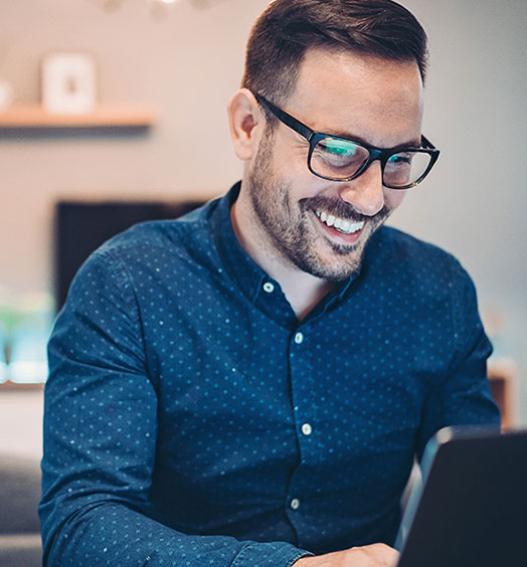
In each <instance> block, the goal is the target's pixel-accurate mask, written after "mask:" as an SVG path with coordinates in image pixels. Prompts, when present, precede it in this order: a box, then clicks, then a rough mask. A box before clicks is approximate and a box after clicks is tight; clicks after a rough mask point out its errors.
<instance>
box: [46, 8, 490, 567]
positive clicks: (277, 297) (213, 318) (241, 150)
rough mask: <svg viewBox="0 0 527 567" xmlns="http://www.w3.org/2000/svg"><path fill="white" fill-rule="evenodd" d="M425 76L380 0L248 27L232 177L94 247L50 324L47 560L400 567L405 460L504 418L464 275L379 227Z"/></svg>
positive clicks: (424, 159) (401, 188) (404, 178)
mask: <svg viewBox="0 0 527 567" xmlns="http://www.w3.org/2000/svg"><path fill="white" fill-rule="evenodd" d="M425 71H426V36H425V33H424V31H423V30H422V28H421V26H420V25H419V23H418V22H417V21H416V20H415V18H414V17H413V16H412V15H411V14H410V13H409V12H408V11H407V10H406V9H404V8H403V7H401V6H400V5H398V4H396V3H394V2H392V1H391V0H275V2H273V3H271V4H270V5H269V7H268V9H267V10H266V11H265V13H264V14H263V15H262V16H261V17H260V18H259V20H258V21H257V23H256V25H255V28H254V29H253V32H252V34H251V38H250V40H249V46H248V52H247V63H246V73H245V77H244V80H243V88H241V89H240V90H239V91H238V92H237V93H236V94H235V95H234V97H233V98H232V100H231V102H230V104H229V120H230V127H231V133H232V139H233V143H234V149H235V151H236V154H237V155H238V157H239V158H240V159H241V160H242V161H243V163H244V171H243V179H242V181H241V184H237V185H235V186H234V187H233V188H232V189H231V191H230V192H229V193H228V194H227V195H226V196H224V197H223V198H221V199H218V200H215V201H212V202H210V203H208V204H206V205H205V206H204V207H203V208H201V209H199V210H198V211H196V212H194V213H191V214H190V215H188V216H186V217H185V218H183V219H182V220H180V221H170V222H159V223H158V222H154V223H147V224H143V225H139V226H136V227H134V228H132V229H131V230H129V231H127V232H125V233H123V234H122V235H119V236H118V237H116V238H114V239H112V240H111V241H110V242H108V243H107V244H105V245H104V246H103V247H102V248H100V249H99V250H98V251H97V252H95V253H94V254H93V255H92V256H91V258H90V259H89V260H88V261H87V262H86V264H85V265H84V266H83V268H82V269H81V270H80V272H79V274H78V275H77V277H76V279H75V281H74V283H73V285H72V288H71V290H70V295H69V298H68V302H67V304H66V306H65V309H64V310H63V311H62V312H61V314H60V316H59V318H58V320H57V322H56V326H55V329H54V332H53V335H52V337H51V340H50V345H49V356H50V377H49V380H48V383H47V386H46V417H45V455H44V459H43V475H44V480H43V499H42V503H41V510H40V512H41V518H42V526H43V537H44V544H45V562H46V563H47V564H48V565H75V566H76V567H77V566H83V565H95V564H97V565H123V566H128V565H138V566H139V565H189V566H198V565H199V566H203V565H212V566H224V565H225V566H226V565H233V566H237V567H240V566H247V567H249V566H256V565H258V566H264V565H269V566H274V567H282V566H283V567H285V566H288V565H292V564H293V563H294V564H295V565H297V566H300V567H309V566H315V567H316V566H327V567H331V566H341V565H349V566H352V567H366V566H380V565H390V564H393V563H394V562H395V561H396V558H397V554H396V552H395V551H394V550H393V549H391V547H390V546H391V545H392V544H393V541H394V538H395V534H396V531H397V527H398V523H399V519H400V509H399V501H400V497H401V493H402V491H403V489H404V487H405V484H406V482H407V480H408V475H409V472H410V470H411V467H412V462H413V459H414V456H415V455H417V457H420V456H421V454H422V451H423V448H424V446H425V444H426V442H427V440H428V439H429V438H430V437H431V436H432V435H433V434H434V432H435V431H437V430H438V429H439V428H441V427H443V426H445V425H450V424H462V423H466V424H469V423H470V424H481V423H497V422H498V419H499V418H498V414H497V410H496V407H495V405H494V403H493V401H492V399H491V396H490V394H489V388H488V381H487V379H486V370H485V361H486V358H487V357H488V356H489V354H490V352H491V346H490V344H489V342H488V339H487V338H486V336H485V334H484V331H483V328H482V325H481V322H480V319H479V316H478V311H477V303H476V295H475V291H474V286H473V284H472V282H471V280H470V278H469V277H468V275H467V274H466V272H465V271H464V270H463V268H462V267H461V266H460V265H459V263H458V262H457V261H456V260H455V259H454V258H452V256H450V255H449V254H447V253H445V252H443V251H441V250H439V249H438V248H436V247H434V246H431V245H429V244H425V243H423V242H420V241H418V240H416V239H414V238H412V237H410V236H408V235H406V234H404V233H402V232H400V231H397V230H394V229H389V228H386V227H381V225H382V224H383V223H384V221H385V220H386V219H387V218H388V216H389V215H390V214H391V212H392V211H393V210H394V209H395V208H396V207H397V206H399V205H400V204H401V202H402V200H403V197H404V196H405V194H406V191H407V190H409V189H410V188H412V187H413V186H415V185H416V184H418V183H420V182H421V181H422V180H423V179H424V177H426V175H427V174H428V173H429V171H430V169H431V168H432V166H433V164H434V161H435V160H436V159H437V156H438V150H436V149H435V148H434V147H433V146H432V144H431V143H430V142H429V141H428V140H427V139H426V138H425V137H424V136H423V135H422V133H421V120H422V112H423V82H424V78H425ZM196 151H198V152H200V154H202V155H203V161H204V164H205V163H206V161H207V152H210V151H214V148H210V147H208V146H207V144H204V143H202V142H200V143H198V144H196Z"/></svg>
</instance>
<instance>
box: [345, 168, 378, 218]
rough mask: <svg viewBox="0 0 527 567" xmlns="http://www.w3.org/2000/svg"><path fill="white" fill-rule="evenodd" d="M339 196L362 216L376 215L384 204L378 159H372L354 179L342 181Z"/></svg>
mask: <svg viewBox="0 0 527 567" xmlns="http://www.w3.org/2000/svg"><path fill="white" fill-rule="evenodd" d="M339 194H340V198H341V199H342V200H343V201H346V203H349V204H350V205H352V206H353V208H354V209H355V210H356V211H357V212H359V213H361V214H363V215H364V216H368V217H372V216H374V215H376V214H377V213H378V212H379V211H380V210H381V209H382V208H383V206H384V191H383V186H382V170H381V163H380V161H378V160H377V161H374V162H373V163H372V164H370V166H369V167H368V169H366V171H365V172H364V173H362V174H361V175H359V177H357V178H356V179H353V180H352V181H349V182H347V183H342V187H341V188H340V190H339Z"/></svg>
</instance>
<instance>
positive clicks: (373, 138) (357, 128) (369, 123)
mask: <svg viewBox="0 0 527 567" xmlns="http://www.w3.org/2000/svg"><path fill="white" fill-rule="evenodd" d="M287 108H288V109H290V110H291V112H292V113H293V114H294V115H295V116H296V117H297V118H298V119H299V120H302V121H305V123H306V124H308V125H309V126H310V127H311V128H313V129H314V130H319V131H324V132H327V133H335V134H341V135H342V134H346V135H348V136H351V137H353V136H358V137H361V138H363V139H364V140H366V141H368V142H369V143H371V144H373V145H376V146H379V147H390V146H395V145H398V144H400V143H405V142H408V141H410V140H413V139H416V140H419V138H420V131H421V121H422V113H423V84H422V80H421V75H420V73H419V68H418V66H417V63H416V62H414V61H403V62H401V61H389V60H386V59H380V58H378V57H372V56H369V55H366V56H365V55H359V54H355V53H350V52H333V51H328V50H322V49H311V50H309V51H308V52H307V53H306V55H305V57H304V60H303V61H302V63H301V65H300V68H299V74H298V79H297V82H296V86H295V89H294V92H293V93H292V95H291V96H290V97H289V100H288V102H287Z"/></svg>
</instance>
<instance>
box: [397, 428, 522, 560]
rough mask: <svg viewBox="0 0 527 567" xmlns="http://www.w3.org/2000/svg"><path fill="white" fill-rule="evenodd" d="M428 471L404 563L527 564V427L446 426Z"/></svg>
mask: <svg viewBox="0 0 527 567" xmlns="http://www.w3.org/2000/svg"><path fill="white" fill-rule="evenodd" d="M421 469H422V475H423V482H422V483H420V484H418V485H416V486H414V488H413V490H412V492H411V494H410V497H409V500H408V504H407V506H406V510H405V513H404V515H403V519H402V522H401V526H400V528H399V534H398V536H397V540H396V543H395V547H396V549H398V550H399V551H400V552H401V556H400V558H399V562H398V563H397V567H527V430H526V431H515V432H508V433H503V434H500V433H499V432H496V430H495V429H493V430H488V429H487V430H485V429H481V428H479V429H475V428H462V429H461V428H460V429H457V428H450V427H447V428H444V429H442V430H440V431H439V432H438V433H437V434H436V435H435V437H434V438H432V439H431V440H430V441H429V442H428V445H427V446H426V449H425V452H424V454H423V459H422V463H421Z"/></svg>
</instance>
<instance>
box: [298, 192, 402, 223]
mask: <svg viewBox="0 0 527 567" xmlns="http://www.w3.org/2000/svg"><path fill="white" fill-rule="evenodd" d="M300 206H301V207H302V210H304V211H307V210H309V209H312V210H315V211H317V210H319V211H325V212H326V213H328V214H330V215H333V216H335V217H339V218H341V219H344V220H349V221H351V222H362V221H364V222H372V221H373V222H375V223H377V222H380V221H382V220H384V219H386V218H387V217H388V216H390V213H391V210H390V209H389V208H388V207H387V206H386V205H383V207H382V209H381V210H380V211H379V212H378V213H376V214H375V215H373V216H367V215H363V214H361V213H359V212H358V211H357V210H356V209H355V208H354V207H353V206H352V205H350V204H349V203H345V202H344V201H342V200H341V199H328V198H327V197H322V196H318V197H310V198H306V199H302V200H301V201H300Z"/></svg>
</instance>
